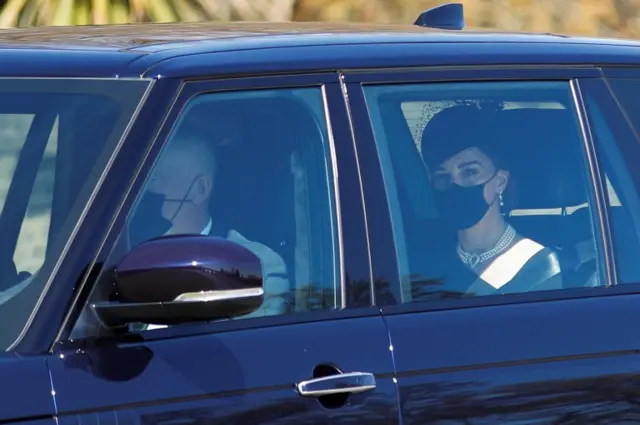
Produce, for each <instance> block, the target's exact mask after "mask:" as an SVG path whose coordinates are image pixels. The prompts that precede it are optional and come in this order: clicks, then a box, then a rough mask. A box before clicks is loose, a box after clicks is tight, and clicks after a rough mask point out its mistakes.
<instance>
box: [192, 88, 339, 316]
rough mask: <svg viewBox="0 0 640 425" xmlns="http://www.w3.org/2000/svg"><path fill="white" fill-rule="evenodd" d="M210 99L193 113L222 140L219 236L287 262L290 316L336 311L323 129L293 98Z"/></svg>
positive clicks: (214, 207)
mask: <svg viewBox="0 0 640 425" xmlns="http://www.w3.org/2000/svg"><path fill="white" fill-rule="evenodd" d="M204 97H205V98H206V96H204ZM209 99H210V100H203V101H201V102H200V103H199V104H198V105H196V106H194V107H192V108H191V110H190V111H189V112H188V114H192V116H199V117H203V118H202V119H199V120H198V121H199V122H201V123H204V127H203V126H201V127H202V128H203V131H207V132H209V134H211V140H212V141H218V146H217V147H216V152H217V156H218V170H217V176H216V180H215V185H214V190H213V194H212V198H211V201H210V202H211V207H210V208H211V211H212V214H213V216H214V230H213V233H214V234H216V235H221V236H223V235H226V234H227V232H228V230H230V229H233V230H236V231H238V232H239V233H241V234H242V235H243V236H244V237H245V238H247V239H249V240H251V241H256V242H259V243H262V244H263V245H266V246H267V247H269V248H271V249H272V250H274V251H276V252H277V253H278V254H279V255H280V256H281V257H282V258H283V260H284V262H285V264H286V266H287V271H288V276H287V277H288V279H289V282H290V284H291V291H290V299H289V300H287V301H288V304H289V311H288V312H296V311H308V310H309V309H314V308H332V307H334V306H335V301H336V300H335V288H334V286H333V285H334V283H335V278H334V276H333V265H334V251H333V246H334V245H333V238H332V235H331V232H330V231H329V229H331V228H332V225H333V224H332V222H331V218H332V217H333V214H332V212H331V205H330V201H329V199H328V197H329V196H328V195H329V186H328V182H327V178H326V175H327V174H326V173H327V164H326V163H325V158H326V152H325V148H326V135H325V134H324V133H325V132H324V131H322V130H321V128H322V127H321V125H320V124H319V123H318V122H317V120H316V118H315V117H314V115H313V113H312V112H311V110H310V109H309V108H308V107H307V105H305V103H304V102H303V101H302V100H300V99H298V98H297V97H296V96H293V95H289V94H282V95H277V96H256V97H253V98H234V99H224V100H216V99H218V98H217V97H216V96H212V97H210V98H209ZM194 114H195V115H194ZM205 116H206V117H215V118H214V119H213V120H212V119H206V118H204V117H205ZM211 123H213V125H212V124H211ZM230 125H233V126H234V127H233V129H230ZM225 132H226V133H225ZM221 135H222V136H223V137H222V139H223V140H222V143H220V140H221V138H220V136H221ZM227 135H228V136H229V137H227Z"/></svg>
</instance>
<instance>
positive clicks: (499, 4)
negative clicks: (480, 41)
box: [0, 0, 640, 37]
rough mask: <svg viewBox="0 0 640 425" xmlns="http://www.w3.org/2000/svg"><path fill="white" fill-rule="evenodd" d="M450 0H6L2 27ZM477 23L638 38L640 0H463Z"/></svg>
mask: <svg viewBox="0 0 640 425" xmlns="http://www.w3.org/2000/svg"><path fill="white" fill-rule="evenodd" d="M446 1H451V0H0V10H1V12H0V27H11V26H33V25H86V24H106V23H130V22H172V21H185V22H187V21H201V20H223V21H229V20H253V21H287V20H297V21H357V22H381V23H412V22H413V21H414V19H415V18H416V16H417V15H418V13H420V12H421V11H423V10H425V9H428V8H430V7H433V6H436V5H438V4H441V3H443V2H446ZM460 1H462V3H463V4H464V5H465V15H466V17H467V23H468V26H469V27H471V28H497V29H500V30H510V31H536V32H560V33H567V34H589V35H594V36H626V37H637V36H639V35H640V0H460Z"/></svg>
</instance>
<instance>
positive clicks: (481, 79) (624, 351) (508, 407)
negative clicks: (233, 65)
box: [346, 68, 640, 424]
mask: <svg viewBox="0 0 640 425" xmlns="http://www.w3.org/2000/svg"><path fill="white" fill-rule="evenodd" d="M346 81H347V82H348V83H347V91H348V93H349V99H350V107H351V113H352V114H353V116H354V121H355V123H354V125H355V131H356V138H357V143H358V146H359V152H360V151H363V150H364V149H361V148H360V146H361V145H371V146H373V147H374V149H375V151H376V154H377V157H376V159H375V160H370V159H369V160H367V159H366V158H361V159H360V161H361V164H363V165H362V167H363V168H365V167H369V168H370V169H371V170H370V172H369V176H370V178H369V180H367V184H369V185H372V186H374V187H375V188H372V189H370V190H369V191H368V192H367V193H369V195H370V196H369V197H368V198H367V208H366V210H367V212H369V211H371V208H370V207H369V204H371V205H376V206H378V207H379V211H385V212H386V211H389V214H387V215H386V217H385V216H384V214H382V215H381V214H380V213H378V217H377V226H376V227H375V233H376V236H375V237H374V236H372V241H374V242H373V243H378V244H379V246H378V247H377V249H376V248H375V247H373V248H372V253H376V252H378V254H379V255H378V256H375V255H374V257H373V262H374V264H376V265H378V264H384V263H385V262H386V271H385V272H384V273H387V274H386V275H383V274H380V275H379V276H376V277H377V278H379V279H381V280H386V281H388V282H389V283H388V285H386V288H387V289H385V288H382V287H379V288H377V292H376V303H377V304H379V305H381V307H382V311H383V316H384V319H385V322H386V323H387V326H388V328H389V333H390V337H391V341H392V346H393V348H394V350H393V353H394V361H395V364H396V367H397V379H398V385H399V388H400V405H401V411H402V416H403V422H404V423H405V424H422V423H427V422H428V423H447V424H448V423H466V424H470V423H474V424H475V423H612V422H615V423H634V422H636V421H637V420H638V417H639V415H640V409H639V407H638V394H639V392H638V391H639V387H638V385H637V380H638V376H639V372H640V357H638V354H637V353H638V347H639V346H640V338H639V335H638V333H637V332H636V331H635V327H634V326H633V325H632V323H635V322H636V321H637V320H638V319H639V315H640V312H639V311H638V309H637V305H638V302H640V297H639V296H638V294H637V288H636V287H635V286H634V285H632V284H629V285H627V283H633V282H637V279H635V278H634V277H633V274H632V273H633V270H635V269H637V265H636V264H637V253H638V250H637V249H636V248H634V247H635V246H636V245H634V244H637V242H638V240H639V239H638V237H637V232H635V229H637V228H638V227H637V221H634V216H635V215H637V210H636V209H634V208H633V205H634V204H635V203H636V202H637V199H638V198H637V196H638V195H637V187H638V186H637V185H636V182H637V177H634V178H632V177H631V176H636V175H637V173H636V172H635V171H631V170H632V169H633V168H634V167H633V166H632V165H631V164H635V163H636V161H637V160H636V158H638V147H637V139H636V137H635V136H634V135H633V132H632V131H631V128H630V127H629V125H628V123H627V122H625V120H624V119H623V115H622V114H621V112H620V110H619V109H618V106H617V105H616V102H615V101H614V100H613V98H612V96H611V93H610V92H609V90H608V88H607V85H606V84H605V82H604V81H603V80H602V79H601V78H600V72H599V70H597V69H595V68H594V69H579V70H578V69H573V70H571V69H566V70H549V69H546V70H543V69H528V70H527V69H520V70H513V69H508V68H505V69H494V70H486V69H473V68H461V69H458V70H447V71H446V73H445V72H442V71H434V72H410V71H404V72H402V71H399V72H395V73H379V74H375V73H370V74H368V75H360V74H352V75H347V76H346ZM390 83H393V84H390ZM628 85H629V84H628V83H627V86H628ZM622 87H625V85H622ZM626 90H627V89H625V92H626V93H628V96H627V98H628V99H632V98H633V96H632V95H631V94H629V93H630V92H628V91H626ZM448 108H463V109H464V108H473V109H474V110H476V111H484V112H487V115H482V116H486V117H489V116H491V117H497V118H496V119H497V121H495V122H493V121H490V123H492V122H493V124H492V125H487V124H486V123H483V122H481V121H478V120H476V121H473V120H471V119H469V120H468V121H467V120H465V119H458V120H450V121H447V119H448V118H447V117H453V116H455V115H454V114H452V113H450V112H446V111H447V110H448ZM465 110H467V109H465ZM364 111H366V113H365V112H364ZM443 111H444V112H443ZM634 111H635V109H634ZM439 114H440V115H439ZM494 114H495V115H494ZM629 114H632V112H629ZM459 116H462V115H459ZM472 116H474V117H475V116H480V115H473V114H471V115H469V117H472ZM492 119H493V118H492ZM462 136H464V137H466V139H465V138H464V137H462ZM461 137H462V139H461ZM496 147H501V150H497V149H496ZM368 149H371V148H368ZM460 149H463V150H460ZM478 152H480V154H478ZM461 155H462V156H465V155H466V158H467V160H465V161H466V162H465V161H463V162H460V161H462V160H461V159H460V158H462V156H461ZM473 155H476V156H475V157H473ZM472 157H473V158H472ZM623 158H625V159H626V161H628V162H626V163H625V161H623V160H622V159H623ZM488 163H490V164H491V167H492V168H493V177H492V176H491V175H488V176H487V177H486V178H483V179H482V180H479V181H478V182H477V183H474V184H464V183H458V180H456V179H458V176H457V175H455V174H454V173H455V172H458V171H459V172H460V174H461V175H463V177H464V176H466V177H468V178H470V179H473V178H475V176H480V175H481V173H482V172H483V171H482V167H483V166H484V165H486V164H488ZM483 164H484V165H483ZM454 169H455V170H458V171H455V170H454ZM443 175H444V176H447V178H449V179H452V180H450V181H449V182H448V183H447V184H449V185H451V184H455V185H458V186H460V188H461V189H459V190H460V192H464V190H465V189H464V188H466V187H470V188H471V187H476V188H480V190H481V191H480V192H479V193H480V195H479V196H480V198H478V197H476V198H474V199H476V202H475V204H473V203H469V204H463V203H460V204H459V205H460V206H461V208H463V209H461V210H456V211H453V210H450V209H449V210H446V209H444V207H443V205H447V204H445V203H444V202H443V201H442V199H445V198H444V195H443V194H442V193H436V191H437V190H448V186H445V188H447V189H443V187H442V186H440V184H441V183H442V181H443V180H442V176H443ZM452 176H453V177H452ZM496 176H497V177H496ZM497 179H502V180H501V182H500V183H501V184H502V186H500V185H498V184H497V183H496V182H497V181H498V180H497ZM634 179H635V180H634ZM505 182H506V189H505ZM494 183H495V184H494ZM498 187H499V188H500V190H499V191H498V189H497V188H498ZM376 189H377V190H376ZM470 190H473V189H470ZM460 196H462V195H460ZM438 197H439V198H438ZM438 199H440V201H438ZM464 199H467V198H464ZM468 199H469V200H470V201H469V202H471V200H473V199H472V198H471V197H469V198H468ZM384 204H387V205H388V208H387V209H384V208H382V205H384ZM449 205H452V204H449ZM465 208H466V209H465ZM478 211H479V213H478ZM483 214H484V215H483ZM472 216H473V217H472ZM623 216H626V217H627V218H626V219H625V220H627V221H623V219H622V218H613V217H623ZM461 217H462V218H465V220H467V224H466V225H465V226H466V227H464V226H459V227H457V229H459V230H456V227H454V225H455V224H456V220H455V219H461ZM486 217H492V220H493V219H495V222H494V223H502V222H504V223H505V226H506V228H507V229H508V228H509V226H512V227H513V228H515V229H516V232H517V235H518V236H517V238H518V239H516V240H524V239H526V240H527V241H529V242H528V243H530V244H531V245H534V244H537V245H538V246H540V247H541V248H540V249H541V251H536V252H538V253H543V252H553V254H551V257H550V258H555V260H554V262H555V266H554V267H558V269H557V270H556V272H557V271H558V270H559V272H560V273H559V274H557V275H555V276H556V277H561V282H557V281H556V282H555V283H553V286H551V285H549V286H545V285H547V284H549V282H550V281H551V280H546V279H545V280H539V279H540V276H541V273H542V272H543V271H544V273H546V272H548V270H543V269H542V268H540V264H537V265H535V266H532V267H529V268H521V267H525V266H527V264H533V263H528V261H529V260H525V262H521V260H519V259H517V258H515V259H514V257H502V256H503V255H504V254H503V253H509V252H515V251H512V250H511V248H509V247H510V246H511V247H515V246H518V244H517V242H516V243H515V244H514V245H505V247H501V246H500V243H499V241H500V240H501V239H500V238H501V236H500V235H501V234H502V235H504V234H506V232H507V231H506V230H505V231H504V232H505V233H500V232H502V231H503V230H502V229H503V228H504V227H491V226H492V225H490V224H487V223H488V221H487V220H485V218H486ZM612 219H613V220H618V222H617V223H616V221H614V222H613V226H611V225H610V223H611V220H612ZM458 223H459V220H458ZM483 226H484V227H483ZM496 228H497V229H499V232H497V233H496V232H494V233H491V232H490V231H489V230H493V229H496ZM612 229H613V230H612ZM616 229H617V230H616ZM474 232H475V233H474ZM474 235H475V236H478V235H480V237H476V238H475V239H473V240H472V238H473V236H474ZM612 236H613V237H612ZM470 238H471V239H470ZM389 239H390V240H392V241H393V243H390V244H382V243H380V242H379V241H381V240H389ZM376 240H378V242H375V241H376ZM496 240H497V241H498V242H497V243H496ZM474 243H475V244H476V245H475V247H477V248H476V250H475V251H473V249H474ZM483 244H484V245H483ZM494 244H495V245H494ZM492 247H493V248H492ZM548 248H549V249H550V251H547V249H548ZM465 249H468V250H469V251H465ZM491 249H493V250H494V251H493V254H492V255H494V257H491V256H490V255H489V254H487V255H486V257H485V256H483V255H484V254H485V253H486V252H489V253H491ZM465 252H471V253H472V254H477V255H478V256H479V257H480V259H479V261H480V262H482V261H486V260H485V258H488V259H489V266H485V267H486V268H485V269H483V268H482V267H483V266H482V265H481V268H479V269H474V266H476V264H469V265H468V266H467V265H465V264H464V263H463V259H464V258H466V257H464V256H463V255H462V254H464V253H465ZM496 252H497V254H496ZM496 255H497V257H495V256H496ZM535 255H537V254H535ZM544 255H547V254H544ZM492 258H498V260H495V263H494V262H493V260H492ZM501 258H510V261H508V262H504V261H503V262H502V263H500V261H499V260H500V259H501ZM528 258H530V259H534V260H535V258H538V257H535V256H533V257H528ZM493 264H501V267H503V269H501V270H496V269H495V268H494V269H493V274H490V273H485V271H486V270H489V268H490V267H491V266H492V265H493ZM522 264H524V266H522ZM514 265H515V266H517V267H516V268H515V269H513V267H514ZM510 267H511V268H512V269H511V271H509V270H510ZM393 268H395V272H393V270H392V269H393ZM475 270H479V271H477V272H476V271H475ZM482 270H485V271H482ZM498 272H503V273H505V274H507V275H509V276H508V277H507V278H506V279H504V280H503V281H502V282H500V281H499V280H492V278H494V277H495V276H497V275H499V274H500V273H498ZM544 273H542V274H544ZM621 273H623V274H621ZM478 279H480V280H481V282H480V283H482V284H483V285H485V286H477V285H478ZM509 279H511V280H509ZM515 282H517V283H515ZM540 282H542V283H541V284H540V285H538V284H539V283H540ZM473 285H476V286H473ZM489 285H490V287H489ZM394 288H395V289H394ZM478 288H479V289H478ZM538 288H540V289H538ZM394 292H395V293H398V294H400V295H401V298H390V297H388V294H389V293H394ZM622 294H624V295H622ZM380 298H382V300H380V301H378V300H379V299H380ZM388 300H391V302H389V301H388ZM394 300H397V301H396V302H394Z"/></svg>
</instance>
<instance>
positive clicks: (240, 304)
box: [91, 235, 264, 327]
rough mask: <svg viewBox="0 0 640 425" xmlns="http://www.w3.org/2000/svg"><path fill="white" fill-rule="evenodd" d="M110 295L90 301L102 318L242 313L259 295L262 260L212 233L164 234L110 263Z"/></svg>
mask: <svg viewBox="0 0 640 425" xmlns="http://www.w3.org/2000/svg"><path fill="white" fill-rule="evenodd" d="M113 284H114V288H113V289H114V298H115V299H114V300H112V301H110V302H101V303H95V304H92V306H91V307H92V309H93V311H94V312H95V314H96V315H97V316H98V318H99V319H100V320H101V321H102V323H103V324H104V325H106V326H109V327H120V326H125V325H128V324H131V323H148V324H158V325H172V324H179V323H189V322H202V321H209V320H217V319H224V318H231V317H234V316H241V315H244V314H248V313H251V312H253V311H255V310H256V309H258V307H260V305H261V304H262V300H263V294H264V290H263V281H262V265H261V262H260V259H259V258H258V257H257V256H256V255H255V254H253V253H252V252H251V251H249V250H248V249H246V248H244V247H242V246H240V245H238V244H236V243H234V242H230V241H228V240H226V239H223V238H217V237H213V236H200V235H196V236H192V235H188V236H186V235H185V236H183V235H177V236H164V237H160V238H156V239H152V240H150V241H147V242H144V243H142V244H140V245H138V246H136V247H135V248H133V249H132V250H131V251H130V252H129V253H128V254H127V255H126V256H125V257H124V259H123V260H122V261H121V262H120V263H119V264H118V265H117V266H116V268H115V277H114V283H113Z"/></svg>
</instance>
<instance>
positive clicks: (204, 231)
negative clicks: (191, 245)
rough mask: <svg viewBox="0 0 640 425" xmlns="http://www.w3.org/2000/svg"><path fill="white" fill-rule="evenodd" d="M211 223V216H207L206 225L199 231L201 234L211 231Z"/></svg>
mask: <svg viewBox="0 0 640 425" xmlns="http://www.w3.org/2000/svg"><path fill="white" fill-rule="evenodd" d="M212 225H213V220H211V218H209V222H208V223H207V226H206V227H205V228H204V229H203V230H202V232H200V234H201V235H205V236H206V235H208V234H209V232H211V226H212Z"/></svg>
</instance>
